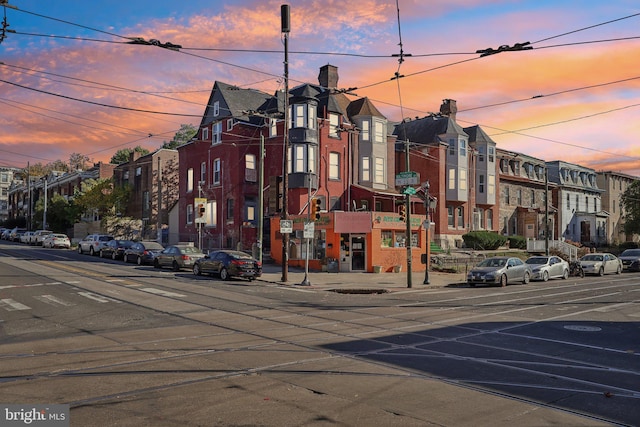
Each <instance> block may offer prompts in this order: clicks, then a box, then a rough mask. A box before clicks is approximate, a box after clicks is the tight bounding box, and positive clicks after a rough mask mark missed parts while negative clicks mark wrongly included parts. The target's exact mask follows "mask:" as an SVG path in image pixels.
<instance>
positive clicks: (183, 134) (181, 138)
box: [161, 124, 198, 150]
mask: <svg viewBox="0 0 640 427" xmlns="http://www.w3.org/2000/svg"><path fill="white" fill-rule="evenodd" d="M196 133H198V129H196V127H195V126H194V125H191V124H183V125H180V130H179V131H178V132H176V134H175V135H174V136H173V139H172V140H171V141H169V142H167V141H165V142H164V143H163V144H162V147H161V148H167V149H170V150H175V149H176V148H178V147H179V146H181V145H184V144H186V143H187V142H189V141H191V139H192V138H193V137H194V136H195V135H196Z"/></svg>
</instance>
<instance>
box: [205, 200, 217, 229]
mask: <svg viewBox="0 0 640 427" xmlns="http://www.w3.org/2000/svg"><path fill="white" fill-rule="evenodd" d="M205 215H206V217H205V218H206V220H207V223H206V225H207V227H217V225H218V202H217V201H215V200H209V201H208V202H207V209H206V211H205Z"/></svg>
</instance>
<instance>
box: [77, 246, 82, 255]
mask: <svg viewBox="0 0 640 427" xmlns="http://www.w3.org/2000/svg"><path fill="white" fill-rule="evenodd" d="M78 253H79V254H80V255H82V246H81V245H78Z"/></svg>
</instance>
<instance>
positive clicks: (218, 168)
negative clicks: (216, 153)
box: [213, 159, 222, 185]
mask: <svg viewBox="0 0 640 427" xmlns="http://www.w3.org/2000/svg"><path fill="white" fill-rule="evenodd" d="M221 176H222V163H221V161H220V159H214V160H213V184H214V185H220V181H221Z"/></svg>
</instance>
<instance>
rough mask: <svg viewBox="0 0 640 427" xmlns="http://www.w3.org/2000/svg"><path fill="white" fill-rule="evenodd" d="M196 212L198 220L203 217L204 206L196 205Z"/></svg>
mask: <svg viewBox="0 0 640 427" xmlns="http://www.w3.org/2000/svg"><path fill="white" fill-rule="evenodd" d="M196 212H197V213H198V218H202V217H204V213H205V208H204V205H203V204H202V203H198V207H197V210H196Z"/></svg>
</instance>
